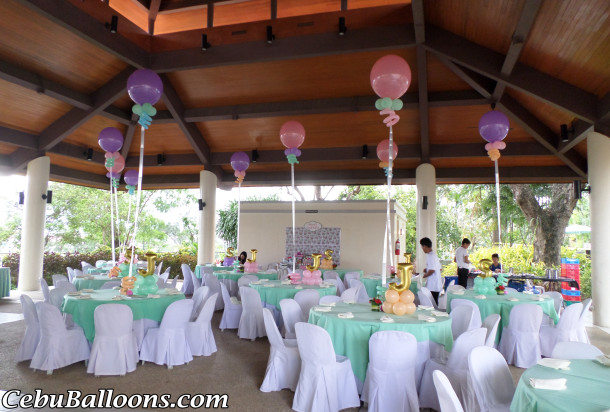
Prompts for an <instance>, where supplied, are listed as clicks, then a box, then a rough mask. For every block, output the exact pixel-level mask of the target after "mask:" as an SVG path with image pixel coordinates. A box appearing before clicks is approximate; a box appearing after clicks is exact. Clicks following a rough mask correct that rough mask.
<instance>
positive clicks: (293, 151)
mask: <svg viewBox="0 0 610 412" xmlns="http://www.w3.org/2000/svg"><path fill="white" fill-rule="evenodd" d="M284 154H285V155H286V156H288V155H291V154H293V155H295V156H301V151H300V150H299V149H297V148H296V147H291V148H290V149H286V150H284Z"/></svg>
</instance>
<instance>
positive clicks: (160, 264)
mask: <svg viewBox="0 0 610 412" xmlns="http://www.w3.org/2000/svg"><path fill="white" fill-rule="evenodd" d="M162 266H163V261H161V262H160V263H159V264H158V265H157V267H156V268H155V275H157V276H159V275H160V274H161V267H162Z"/></svg>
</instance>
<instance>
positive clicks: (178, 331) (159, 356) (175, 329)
mask: <svg viewBox="0 0 610 412" xmlns="http://www.w3.org/2000/svg"><path fill="white" fill-rule="evenodd" d="M192 312H193V300H192V299H182V300H178V301H176V302H173V303H171V304H170V305H169V306H168V307H167V309H166V310H165V314H164V315H163V319H162V320H161V325H160V326H159V327H158V328H150V329H148V331H147V332H146V336H145V337H144V341H143V342H142V349H140V360H142V363H144V361H148V362H154V363H156V364H157V365H167V367H168V368H169V369H171V368H172V367H173V366H174V365H182V364H185V363H189V362H190V361H192V360H193V355H192V353H191V349H190V347H189V345H188V342H187V340H186V324H187V323H188V321H189V317H190V316H191V313H192Z"/></svg>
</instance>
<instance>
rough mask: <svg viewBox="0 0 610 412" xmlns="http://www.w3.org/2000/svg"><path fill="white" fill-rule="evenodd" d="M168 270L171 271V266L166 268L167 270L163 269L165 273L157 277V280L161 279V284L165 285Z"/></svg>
mask: <svg viewBox="0 0 610 412" xmlns="http://www.w3.org/2000/svg"><path fill="white" fill-rule="evenodd" d="M170 269H171V266H170V267H168V268H167V269H165V272H163V273H161V274H160V275H159V279H163V282H165V283H167V279H169V273H170V272H169V271H170Z"/></svg>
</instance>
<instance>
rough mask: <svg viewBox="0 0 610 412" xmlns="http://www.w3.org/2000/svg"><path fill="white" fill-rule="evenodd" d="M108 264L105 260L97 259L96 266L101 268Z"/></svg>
mask: <svg viewBox="0 0 610 412" xmlns="http://www.w3.org/2000/svg"><path fill="white" fill-rule="evenodd" d="M105 264H106V261H105V260H96V261H95V267H96V268H101V267H102V266H104V265H105Z"/></svg>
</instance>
